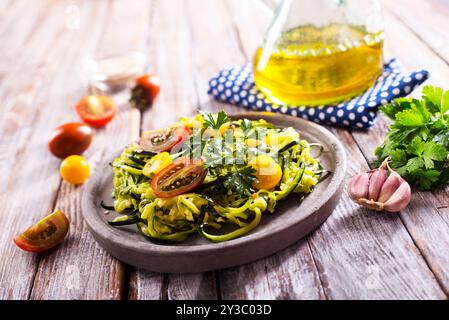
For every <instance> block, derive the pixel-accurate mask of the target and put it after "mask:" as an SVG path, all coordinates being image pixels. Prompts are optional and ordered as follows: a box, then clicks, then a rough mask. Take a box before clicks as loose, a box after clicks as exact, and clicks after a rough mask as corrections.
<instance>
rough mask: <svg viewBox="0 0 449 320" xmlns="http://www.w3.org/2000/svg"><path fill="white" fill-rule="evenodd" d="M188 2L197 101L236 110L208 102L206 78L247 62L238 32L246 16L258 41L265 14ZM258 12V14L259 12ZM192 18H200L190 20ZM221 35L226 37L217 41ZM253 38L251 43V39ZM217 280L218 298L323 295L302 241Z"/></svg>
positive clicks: (241, 5)
mask: <svg viewBox="0 0 449 320" xmlns="http://www.w3.org/2000/svg"><path fill="white" fill-rule="evenodd" d="M189 3H190V6H189V16H190V17H191V19H192V41H193V43H194V44H195V46H194V57H195V58H196V59H195V65H196V68H195V70H196V81H197V88H198V95H199V97H200V104H201V106H202V107H203V108H205V109H209V110H213V111H217V110H219V109H225V110H226V111H227V112H229V113H234V112H239V111H240V112H241V111H242V109H240V108H236V107H231V106H226V105H224V104H221V103H216V102H211V101H210V98H209V97H208V95H207V89H208V88H207V84H208V80H209V79H210V78H211V77H212V76H213V75H214V74H215V73H216V72H217V71H218V70H220V69H222V68H224V67H229V66H232V65H237V64H242V63H246V62H247V61H248V60H249V59H250V58H249V54H248V53H247V52H246V50H245V49H244V48H243V47H242V43H246V42H245V41H244V40H243V39H242V38H240V36H241V33H240V32H245V30H244V26H248V25H249V22H251V23H250V24H251V25H252V26H254V27H251V28H247V29H249V30H254V31H253V34H252V35H253V39H255V41H256V42H257V41H259V40H258V39H259V38H260V37H261V36H262V34H259V33H258V31H262V30H263V29H265V26H264V24H265V23H266V19H265V17H264V16H262V17H261V16H260V15H258V14H257V11H255V10H258V8H257V7H255V6H254V3H253V2H241V1H240V2H238V1H221V2H214V3H212V2H208V3H207V4H206V3H205V2H204V1H191V2H189ZM202 10H207V12H208V14H207V15H203V14H202V13H201V12H202ZM251 11H253V12H252V13H251ZM250 13H251V16H252V17H255V19H256V20H255V21H256V22H257V23H258V24H256V23H254V22H253V21H252V19H251V20H250V21H246V24H245V25H242V22H243V20H239V19H243V17H244V16H245V15H246V16H247V17H248V15H249V14H250ZM260 14H261V15H263V13H262V12H260ZM194 21H201V23H193V22H194ZM203 25H213V26H214V28H211V29H205V28H203V27H202V26H203ZM249 30H246V34H247V36H249V37H250V35H249V32H250V31H249ZM225 37H226V39H227V41H222V39H223V38H225ZM252 43H253V45H254V44H255V42H254V41H253V42H252ZM212 58H213V59H212ZM203 61H207V62H208V63H204V62H203ZM219 281H220V288H221V296H222V298H223V299H288V298H291V299H299V298H302V299H320V298H324V295H323V292H322V290H321V286H320V280H319V276H318V272H317V270H316V268H315V266H314V263H313V258H312V256H311V254H310V251H309V249H308V247H307V244H306V243H304V242H299V243H297V244H295V245H294V246H292V247H291V248H289V249H287V250H284V251H282V252H281V253H279V254H276V255H273V256H272V257H269V258H266V259H262V260H260V261H258V262H255V263H250V264H247V265H244V266H240V267H235V268H231V269H227V270H222V271H220V272H219Z"/></svg>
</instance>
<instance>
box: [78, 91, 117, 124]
mask: <svg viewBox="0 0 449 320" xmlns="http://www.w3.org/2000/svg"><path fill="white" fill-rule="evenodd" d="M75 109H76V112H77V113H78V115H79V117H80V118H81V119H82V120H83V121H84V122H85V123H87V124H88V125H90V126H92V127H95V128H101V127H104V126H105V125H107V124H108V123H109V121H111V120H112V118H114V117H115V115H116V114H117V106H116V104H115V102H114V101H113V100H112V99H111V98H109V97H107V96H100V95H98V96H85V97H84V98H83V99H81V101H80V102H79V103H78V104H77V105H76V106H75Z"/></svg>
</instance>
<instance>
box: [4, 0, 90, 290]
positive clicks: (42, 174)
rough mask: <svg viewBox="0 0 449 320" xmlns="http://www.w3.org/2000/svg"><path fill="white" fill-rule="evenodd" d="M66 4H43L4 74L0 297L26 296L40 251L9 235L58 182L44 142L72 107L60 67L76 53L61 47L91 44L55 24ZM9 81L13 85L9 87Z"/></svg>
mask: <svg viewBox="0 0 449 320" xmlns="http://www.w3.org/2000/svg"><path fill="white" fill-rule="evenodd" d="M64 8H65V4H64V3H62V2H58V3H53V4H50V3H45V5H43V9H45V11H46V12H45V19H40V18H42V17H38V18H37V20H41V24H39V25H38V26H34V30H33V31H34V32H31V30H29V35H30V36H29V38H28V39H27V47H26V48H24V50H23V51H22V52H21V53H20V54H19V55H18V56H17V62H18V63H17V64H13V65H12V66H13V67H12V68H11V69H10V71H11V72H17V75H18V79H15V78H13V77H14V73H13V74H10V73H8V75H7V76H8V77H9V78H10V79H9V80H8V85H7V86H8V87H7V88H6V90H7V95H6V97H5V96H3V97H2V99H5V100H2V101H4V103H5V104H7V106H6V108H5V109H4V116H3V117H2V119H1V124H0V131H1V133H2V134H1V146H2V150H1V155H2V159H5V161H2V162H1V171H2V172H7V173H8V174H6V175H5V176H4V179H5V180H4V182H5V183H2V192H1V200H2V202H3V203H4V204H5V206H4V209H5V213H6V214H3V215H1V217H0V221H1V225H2V233H1V238H0V243H1V245H0V248H1V249H0V255H1V257H2V264H1V266H0V267H1V271H0V287H1V289H0V296H2V297H3V298H20V299H23V298H27V297H28V295H29V292H30V289H31V286H32V281H33V277H34V274H35V270H36V266H37V264H36V263H37V261H38V256H37V255H30V254H27V253H25V252H23V251H20V250H18V249H17V248H16V247H15V246H14V245H13V243H12V238H13V236H14V235H16V234H18V233H19V232H20V231H23V229H24V228H25V227H27V226H29V225H30V224H31V223H32V222H34V221H36V220H38V219H39V218H41V217H42V216H44V215H46V214H48V213H50V212H51V210H52V209H53V205H54V201H55V198H56V194H57V190H58V188H59V184H60V178H59V173H58V161H57V160H56V159H55V158H53V156H52V155H51V154H50V153H49V152H48V150H47V147H46V144H47V139H48V137H49V134H50V130H51V129H52V128H53V127H56V126H57V125H58V124H60V123H61V122H64V121H67V120H68V113H67V112H66V110H67V109H65V108H64V106H67V108H71V105H67V103H68V101H71V100H70V99H72V98H73V86H71V85H70V84H69V83H65V85H61V84H62V83H64V82H65V81H64V80H65V79H66V74H63V73H61V72H60V71H58V70H60V68H63V69H64V68H68V67H70V66H72V65H73V64H74V63H75V61H77V58H78V55H77V54H76V53H74V52H69V53H68V52H66V50H65V48H67V46H69V45H70V43H72V42H73V41H81V39H82V38H83V39H85V40H84V41H83V42H82V44H83V45H86V46H89V45H91V44H90V41H89V40H90V39H91V38H89V37H85V35H84V34H82V33H73V32H66V31H67V30H65V25H64V24H58V22H59V21H60V18H61V12H63V10H64ZM30 10H33V7H32V6H31V7H30ZM19 25H20V24H19ZM55 25H58V26H59V28H55V27H54V26H55ZM91 34H92V36H95V34H96V33H95V32H92V33H91ZM66 71H67V70H66ZM10 81H11V82H10ZM12 83H15V86H14V87H9V85H11V84H12ZM11 88H12V89H11ZM2 104H3V103H2ZM11 195H14V196H11ZM24 199H26V201H24Z"/></svg>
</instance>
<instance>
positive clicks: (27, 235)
mask: <svg viewBox="0 0 449 320" xmlns="http://www.w3.org/2000/svg"><path fill="white" fill-rule="evenodd" d="M68 231H69V220H68V219H67V217H66V216H65V214H64V213H63V212H62V211H59V210H58V211H55V212H53V213H52V214H50V215H49V216H47V217H45V218H43V219H42V220H40V221H39V222H38V223H36V224H34V225H32V226H31V227H29V228H28V229H27V230H26V231H25V232H23V233H22V234H21V235H19V236H17V237H15V238H14V242H15V244H16V245H17V246H18V247H19V248H20V249H22V250H25V251H28V252H42V251H46V250H48V249H51V248H53V247H55V246H57V245H58V244H60V243H61V242H62V241H63V240H64V238H65V236H66V235H67V232H68Z"/></svg>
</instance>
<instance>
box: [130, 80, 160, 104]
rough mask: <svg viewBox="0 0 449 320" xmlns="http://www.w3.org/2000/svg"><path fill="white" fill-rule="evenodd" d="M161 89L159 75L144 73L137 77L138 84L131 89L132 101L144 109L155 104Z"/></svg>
mask: <svg viewBox="0 0 449 320" xmlns="http://www.w3.org/2000/svg"><path fill="white" fill-rule="evenodd" d="M160 90H161V81H160V79H159V77H158V76H157V75H154V74H144V75H142V76H140V77H139V78H137V79H136V86H135V87H134V88H133V89H132V91H131V98H130V102H132V103H133V104H134V106H135V107H136V108H138V109H141V110H143V109H145V108H147V107H149V106H151V105H152V104H153V101H154V99H156V97H157V95H158V94H159V91H160Z"/></svg>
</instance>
